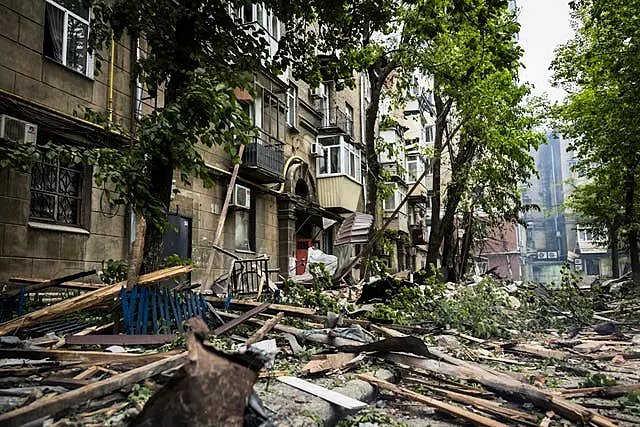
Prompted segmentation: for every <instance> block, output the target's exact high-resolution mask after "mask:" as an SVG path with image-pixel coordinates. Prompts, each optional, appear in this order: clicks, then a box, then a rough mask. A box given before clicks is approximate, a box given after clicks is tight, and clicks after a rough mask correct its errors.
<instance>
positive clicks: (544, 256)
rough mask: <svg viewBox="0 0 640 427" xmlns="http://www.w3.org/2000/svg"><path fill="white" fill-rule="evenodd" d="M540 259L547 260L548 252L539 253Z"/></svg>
mask: <svg viewBox="0 0 640 427" xmlns="http://www.w3.org/2000/svg"><path fill="white" fill-rule="evenodd" d="M538 259H547V253H546V252H538Z"/></svg>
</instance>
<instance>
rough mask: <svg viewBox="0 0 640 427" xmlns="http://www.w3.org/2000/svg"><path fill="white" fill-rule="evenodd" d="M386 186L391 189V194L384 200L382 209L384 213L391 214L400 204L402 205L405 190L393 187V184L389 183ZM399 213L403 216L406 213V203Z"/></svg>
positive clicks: (405, 193)
mask: <svg viewBox="0 0 640 427" xmlns="http://www.w3.org/2000/svg"><path fill="white" fill-rule="evenodd" d="M388 186H390V187H392V188H393V192H392V193H391V194H389V195H388V196H387V197H386V198H385V199H384V203H383V209H384V210H385V211H387V212H393V211H395V210H396V208H397V207H398V206H399V205H400V203H402V201H403V200H404V198H405V197H406V195H407V190H405V189H404V188H400V187H394V186H393V184H391V183H389V184H388ZM400 212H402V213H404V214H407V213H408V209H407V204H406V203H405V205H404V206H403V207H402V209H401V210H400Z"/></svg>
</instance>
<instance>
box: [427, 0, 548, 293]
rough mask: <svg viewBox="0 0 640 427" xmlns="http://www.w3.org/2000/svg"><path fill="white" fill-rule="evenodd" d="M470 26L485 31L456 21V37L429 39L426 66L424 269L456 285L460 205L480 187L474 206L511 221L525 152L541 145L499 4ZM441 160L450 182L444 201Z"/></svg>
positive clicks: (526, 168)
mask: <svg viewBox="0 0 640 427" xmlns="http://www.w3.org/2000/svg"><path fill="white" fill-rule="evenodd" d="M477 19H482V21H483V22H484V25H483V26H478V25H477V24H476V22H475V21H474V20H463V21H461V24H460V25H459V26H457V27H456V31H453V32H450V33H445V34H443V35H442V36H441V37H438V38H437V39H435V40H434V42H433V43H432V46H431V47H432V51H431V52H430V59H429V61H428V62H426V63H427V64H428V68H427V69H428V70H429V71H430V74H432V75H433V76H434V98H435V111H436V129H435V130H436V132H435V142H434V161H433V188H434V197H433V199H432V200H433V202H432V215H431V234H430V236H429V247H428V253H427V262H428V263H429V264H431V265H436V263H437V261H438V260H439V259H440V261H441V264H442V265H443V266H446V267H447V271H448V272H449V273H448V279H450V280H455V279H456V278H457V277H456V276H457V272H456V262H455V253H456V240H455V238H454V235H453V232H454V229H455V219H456V214H457V213H458V210H459V207H460V206H461V203H462V202H465V203H466V204H467V205H469V202H470V201H471V200H472V199H473V192H474V191H475V192H476V193H477V188H476V187H478V186H482V187H484V188H486V189H487V191H484V192H483V196H482V198H481V199H480V200H477V201H476V202H478V203H482V204H483V206H482V208H483V209H488V211H491V212H492V214H493V213H497V212H498V211H500V212H501V215H502V216H503V217H505V218H510V217H512V216H513V212H514V211H517V210H518V209H519V208H520V207H521V205H520V202H519V195H518V191H517V184H516V183H517V182H518V180H520V179H526V178H528V176H529V174H530V173H531V172H532V170H533V168H532V165H533V161H532V159H531V158H530V157H529V156H528V155H527V154H526V150H528V148H529V147H531V146H534V145H535V144H537V143H538V141H539V139H540V136H539V135H537V134H536V133H535V132H533V130H532V128H533V126H534V124H535V118H534V117H533V116H532V115H531V114H530V111H529V110H528V109H527V108H524V106H523V105H522V102H523V99H524V97H525V96H526V95H527V93H528V89H527V88H526V87H524V86H521V85H518V84H517V83H516V82H517V69H518V67H519V59H520V57H521V55H522V51H521V49H520V48H519V47H518V45H517V41H516V39H515V36H516V34H517V32H518V31H519V25H518V24H517V22H516V21H515V15H514V14H513V13H512V12H511V11H509V9H508V8H507V5H506V4H501V5H500V7H495V8H493V9H489V8H488V9H486V10H485V13H484V14H481V15H480V16H478V17H477ZM445 158H446V159H447V160H448V163H449V166H450V168H451V171H452V177H451V182H450V183H448V184H447V185H446V190H445V192H444V194H443V193H442V192H441V188H442V177H441V168H442V164H443V161H444V160H445ZM500 169H502V170H500ZM481 174H484V176H483V177H482V179H480V177H481ZM483 181H484V182H483ZM492 190H493V191H492ZM489 201H493V205H492V208H491V209H489V207H490V203H489ZM441 212H443V213H442V214H441ZM468 228H469V229H471V227H468ZM467 241H469V240H468V239H467ZM441 247H442V248H443V251H442V255H440V253H439V251H440V248H441Z"/></svg>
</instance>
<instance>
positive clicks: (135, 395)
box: [127, 384, 153, 405]
mask: <svg viewBox="0 0 640 427" xmlns="http://www.w3.org/2000/svg"><path fill="white" fill-rule="evenodd" d="M151 396H153V390H152V389H150V388H149V387H146V386H143V385H140V384H134V385H133V387H132V388H131V393H129V396H128V397H127V400H129V401H130V402H134V403H137V404H140V405H144V404H145V403H147V400H149V398H150V397H151Z"/></svg>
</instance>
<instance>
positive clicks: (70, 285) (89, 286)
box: [9, 277, 109, 291]
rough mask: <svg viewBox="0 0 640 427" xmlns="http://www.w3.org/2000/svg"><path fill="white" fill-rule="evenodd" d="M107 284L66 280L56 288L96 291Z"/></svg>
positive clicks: (30, 280)
mask: <svg viewBox="0 0 640 427" xmlns="http://www.w3.org/2000/svg"><path fill="white" fill-rule="evenodd" d="M46 281H47V279H40V278H32V277H12V278H11V279H9V282H12V283H27V284H34V283H44V282H46ZM105 286H109V285H105V284H104V283H84V282H64V283H59V284H57V285H55V287H56V288H65V289H75V290H78V291H95V290H96V289H100V288H104V287H105Z"/></svg>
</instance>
